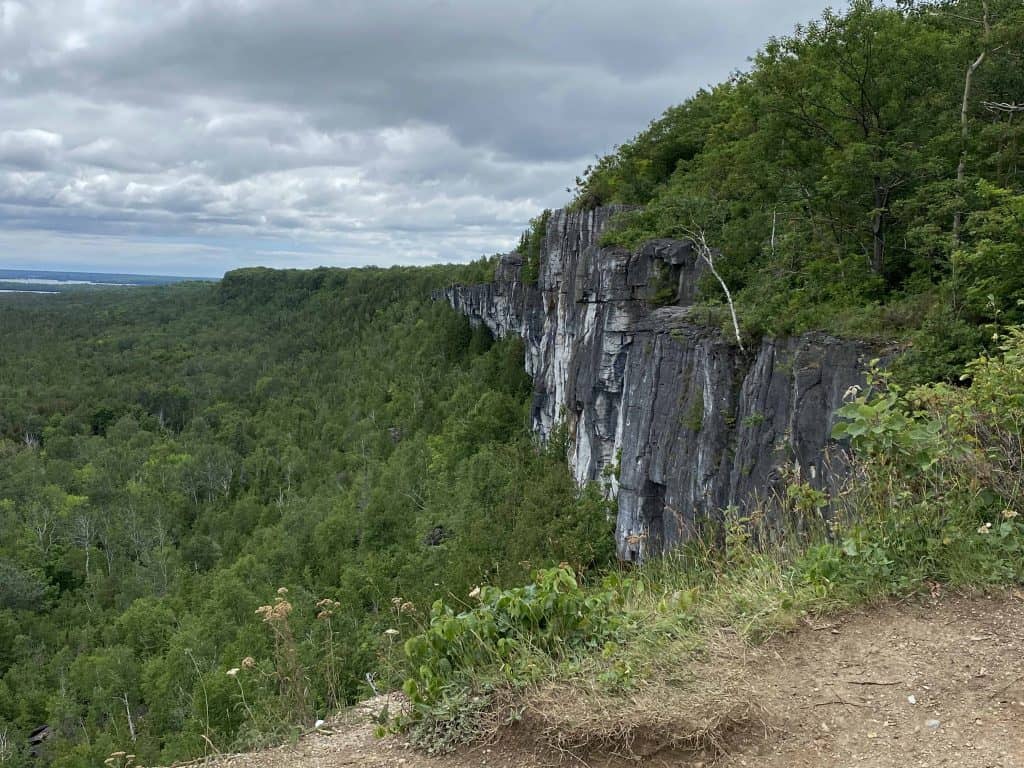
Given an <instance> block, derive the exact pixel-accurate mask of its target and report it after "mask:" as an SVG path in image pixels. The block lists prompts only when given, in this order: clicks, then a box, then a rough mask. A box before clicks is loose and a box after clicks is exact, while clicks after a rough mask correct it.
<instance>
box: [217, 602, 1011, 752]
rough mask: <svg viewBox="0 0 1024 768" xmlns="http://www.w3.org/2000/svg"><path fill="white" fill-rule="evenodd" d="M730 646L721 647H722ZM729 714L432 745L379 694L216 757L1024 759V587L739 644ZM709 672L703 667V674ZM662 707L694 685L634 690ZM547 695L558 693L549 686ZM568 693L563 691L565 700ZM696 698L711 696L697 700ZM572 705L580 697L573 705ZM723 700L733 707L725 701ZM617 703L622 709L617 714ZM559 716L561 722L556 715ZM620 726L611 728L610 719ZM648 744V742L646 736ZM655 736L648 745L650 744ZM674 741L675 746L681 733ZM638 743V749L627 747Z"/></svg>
mask: <svg viewBox="0 0 1024 768" xmlns="http://www.w3.org/2000/svg"><path fill="white" fill-rule="evenodd" d="M720 660H721V656H719V657H718V659H717V660H716V662H717V661H720ZM729 665H730V666H731V669H730V670H728V672H729V674H728V675H725V676H722V675H717V681H718V682H721V680H723V679H727V680H729V681H730V683H729V685H730V686H731V688H730V689H729V690H731V691H732V693H731V699H732V700H731V701H728V699H729V696H725V697H719V698H718V699H716V701H717V702H718V704H719V705H720V704H722V703H723V702H725V703H727V704H728V705H729V707H730V709H729V711H730V712H733V713H739V714H734V715H730V716H729V717H722V718H718V719H715V718H711V719H710V720H708V722H711V721H713V722H714V723H716V728H717V731H716V732H714V733H710V732H709V733H706V734H702V736H707V738H701V739H699V740H694V741H693V745H692V747H691V748H685V749H681V748H679V746H678V745H679V744H686V743H687V736H686V734H682V738H665V734H664V733H663V732H659V731H664V730H665V729H670V728H672V727H674V726H672V725H671V723H673V722H674V721H673V720H671V718H669V719H666V718H665V717H664V715H665V714H666V713H665V712H662V713H660V714H661V715H662V717H660V718H658V717H651V718H650V720H649V723H650V726H649V727H650V730H651V733H649V734H646V735H645V734H643V733H639V734H638V731H637V727H640V728H642V727H643V723H644V719H643V717H639V718H637V719H636V722H634V723H632V724H631V725H632V726H633V730H631V731H630V743H629V744H628V745H626V746H628V747H629V749H628V750H627V749H625V748H623V749H616V748H615V746H614V745H611V746H609V745H608V744H607V743H606V744H605V746H604V747H602V748H601V749H587V750H584V751H582V752H581V751H576V752H573V751H564V750H563V751H552V750H551V749H543V748H540V747H539V746H538V744H541V743H543V744H550V743H551V741H550V733H548V734H545V738H544V739H541V738H532V737H531V719H530V718H529V717H527V718H526V719H525V720H524V723H523V724H521V725H520V726H519V727H518V728H517V729H516V731H515V732H513V733H511V734H507V735H506V737H505V738H501V739H499V740H498V742H497V743H495V744H492V745H489V746H480V747H475V748H472V749H465V750H463V751H461V752H458V753H456V754H453V755H445V756H441V757H429V756H426V755H423V754H421V753H418V752H416V751H414V750H412V749H410V748H409V747H408V746H407V745H405V744H403V742H402V740H401V739H400V738H388V739H384V740H378V739H375V738H374V736H373V726H372V724H371V723H370V722H369V715H370V713H372V712H374V711H378V710H379V709H380V706H381V703H382V702H381V700H376V701H373V702H368V703H367V704H365V705H363V707H362V708H357V709H356V710H353V711H351V712H349V713H347V714H345V715H342V716H339V717H338V718H336V719H334V720H332V721H331V722H329V723H327V724H325V725H324V726H323V727H322V728H321V729H320V730H319V731H318V732H315V733H311V734H308V735H307V736H305V737H303V738H302V739H301V740H300V741H299V742H298V743H297V744H295V745H289V746H285V747H278V748H275V749H270V750H265V751H262V752H255V753H251V754H243V755H231V756H227V757H222V758H220V759H217V760H211V761H210V763H209V764H210V765H212V766H215V768H243V766H244V767H245V768H340V767H341V766H365V767H366V768H383V767H384V766H388V767H390V766H405V768H540V767H541V766H550V765H557V764H562V765H573V764H575V765H587V766H593V768H598V766H600V768H620V767H622V768H624V767H625V766H636V765H642V766H652V767H657V768H712V766H714V767H715V768H741V766H742V767H746V766H749V767H750V768H825V766H828V767H829V768H832V767H834V766H864V768H890V767H891V768H895V767H896V766H899V767H900V768H917V767H921V768H925V767H926V768H938V767H939V766H949V767H950V768H954V767H955V768H1024V592H1020V591H1014V592H1010V593H1005V594H1003V593H1001V594H999V595H992V596H972V597H967V596H948V597H947V596H941V595H938V594H935V595H933V596H932V597H931V598H924V599H921V598H915V599H912V600H908V601H904V602H900V603H892V604H888V605H884V606H881V607H875V608H872V609H869V610H864V611H861V612H857V613H851V614H847V615H844V616H843V617H841V618H837V619H830V620H827V621H823V622H822V623H820V624H814V625H810V624H809V625H808V626H806V627H804V628H802V629H800V630H797V631H795V632H793V633H790V634H788V635H786V636H784V637H781V638H778V639H776V640H774V641H772V642H769V643H768V644H766V645H763V646H760V647H757V648H746V647H743V648H742V649H741V650H738V651H736V652H735V653H733V654H732V655H731V659H730V661H729ZM696 683H697V684H699V683H700V677H699V676H698V678H697V679H696ZM652 700H653V701H660V702H661V706H662V708H663V709H667V708H675V709H678V708H681V707H685V706H686V704H685V703H684V702H685V698H683V699H680V698H678V697H677V698H672V697H667V698H666V697H662V698H661V699H660V700H659V699H658V698H657V696H654V697H653V698H652V697H647V698H646V699H645V698H644V697H643V696H638V697H636V698H635V699H634V700H633V701H632V702H629V701H628V700H627V702H626V704H627V705H630V704H632V705H633V706H634V709H636V710H640V711H641V714H642V710H643V709H644V708H645V707H649V706H650V702H651V701H652ZM549 701H550V699H549ZM554 701H555V702H556V703H555V705H554V706H557V699H555V700H554ZM692 703H693V707H694V709H700V708H701V706H702V705H701V704H700V703H699V702H698V700H694V701H693V702H692ZM570 708H571V707H570ZM723 711H724V710H723ZM610 716H611V715H610ZM550 722H556V723H557V722H558V718H557V717H555V718H554V719H553V720H549V725H550ZM612 730H614V729H612ZM638 744H639V745H642V747H643V748H639V749H638V748H637V745H638ZM643 745H646V746H643ZM673 745H677V746H673ZM627 751H628V752H629V754H628V755H624V754H623V753H626V752H627Z"/></svg>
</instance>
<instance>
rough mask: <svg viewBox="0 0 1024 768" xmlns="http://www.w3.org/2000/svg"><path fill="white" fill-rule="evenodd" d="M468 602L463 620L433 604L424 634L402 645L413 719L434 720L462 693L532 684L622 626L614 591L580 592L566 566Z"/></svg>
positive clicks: (479, 593) (482, 592)
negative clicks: (550, 664) (549, 666)
mask: <svg viewBox="0 0 1024 768" xmlns="http://www.w3.org/2000/svg"><path fill="white" fill-rule="evenodd" d="M470 596H471V597H472V598H474V599H477V600H479V602H480V604H479V605H478V606H476V607H475V608H472V609H470V610H468V611H463V612H461V613H455V611H453V610H452V608H451V607H449V606H448V605H445V604H444V603H443V602H442V601H440V600H438V601H437V602H435V603H434V605H433V608H432V609H431V614H430V623H429V626H428V627H427V628H426V631H424V632H423V633H422V634H420V635H416V636H415V637H412V638H410V639H409V640H408V641H406V643H405V653H406V656H407V657H408V660H409V662H410V665H411V667H412V675H411V676H410V677H409V678H408V679H407V680H406V682H405V686H404V690H405V693H406V694H407V695H408V696H409V698H410V700H411V702H412V704H413V707H414V710H415V715H414V716H423V715H432V714H437V712H438V708H437V707H436V706H435V705H438V704H441V705H442V706H441V708H440V709H442V710H443V709H444V704H445V699H446V698H447V697H449V696H452V695H457V693H458V692H462V691H464V690H466V689H467V688H468V689H470V690H476V691H482V690H484V689H486V688H487V687H489V686H493V685H494V684H511V685H517V684H522V683H525V682H529V681H531V680H533V679H536V677H537V676H538V675H539V674H540V673H541V672H542V671H543V670H544V669H545V668H546V663H545V662H547V661H550V660H554V661H557V660H560V659H563V658H565V657H566V655H567V654H570V653H572V652H574V651H578V650H582V649H594V648H598V647H600V645H601V644H602V643H603V642H604V640H605V639H607V638H608V637H609V636H610V635H612V634H613V633H615V632H616V631H617V630H619V629H621V628H622V626H623V623H624V619H623V618H622V615H621V612H619V611H616V608H617V607H620V600H621V596H620V593H619V592H617V591H614V590H612V589H608V588H605V589H598V590H589V591H588V590H585V589H584V588H583V587H582V586H581V585H580V583H579V581H578V580H577V578H576V574H575V572H574V571H573V569H572V568H570V567H568V566H567V565H564V564H563V565H560V566H558V567H556V568H550V569H547V570H541V571H538V572H537V573H536V575H535V578H534V581H533V583H532V584H529V585H527V586H524V587H516V588H513V589H498V588H496V587H478V588H476V589H474V590H473V592H472V593H471V595H470Z"/></svg>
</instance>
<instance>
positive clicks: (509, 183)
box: [0, 0, 821, 274]
mask: <svg viewBox="0 0 1024 768" xmlns="http://www.w3.org/2000/svg"><path fill="white" fill-rule="evenodd" d="M820 2H821V0H786V1H785V2H782V0H777V1H775V2H747V1H745V0H635V2H632V3H629V4H626V5H624V4H622V3H612V2H607V1H606V0H589V2H582V1H580V2H577V1H576V0H561V1H560V0H543V1H540V0H532V1H531V0H520V1H519V2H511V1H509V2H505V1H504V0H502V1H500V2H499V1H497V0H494V1H488V2H481V1H480V0H402V1H401V2H400V1H399V0H375V1H374V2H370V1H369V0H367V1H365V2H354V1H352V0H346V1H342V0H288V1H287V2H286V1H285V0H276V1H272V0H222V1H218V2H214V1H212V0H180V1H174V2H172V1H171V0H160V1H159V2H150V3H146V2H140V1H139V0H123V1H122V0H88V1H86V0H81V1H72V0H0V47H2V50H3V51H4V56H3V58H2V60H0V110H2V114H3V115H4V121H3V124H2V127H0V229H2V230H3V236H0V262H3V261H6V262H8V263H9V265H11V266H14V265H20V266H30V265H34V264H38V265H42V266H60V265H62V264H64V263H67V264H72V263H73V264H74V265H76V266H83V265H85V264H84V261H85V260H88V259H93V260H94V261H93V264H96V265H100V264H102V265H104V267H105V268H122V266H119V265H123V266H131V267H132V269H133V270H134V271H157V272H160V271H170V269H169V267H170V266H174V267H175V268H176V269H179V267H180V268H186V267H187V268H188V270H189V271H191V272H193V273H197V274H217V273H219V272H221V271H223V270H224V269H226V268H229V267H231V266H234V265H239V264H244V263H258V262H260V263H270V264H277V265H282V266H285V265H289V266H293V265H299V266H309V265H313V264H317V263H334V264H356V263H371V262H372V263H424V262H430V261H436V260H461V259H466V258H472V257H475V256H479V255H480V254H482V253H489V252H493V251H496V250H500V249H503V248H507V247H508V246H509V245H510V244H511V243H512V242H513V241H514V239H515V236H516V233H517V232H518V231H519V230H520V229H521V228H522V227H523V226H524V225H525V222H526V220H527V219H528V218H529V217H530V216H532V215H534V214H535V213H536V212H537V211H538V210H539V209H540V208H542V207H545V206H553V205H558V204H560V203H562V202H564V200H565V198H566V194H565V191H564V189H565V187H566V186H567V184H568V183H570V182H571V180H572V178H573V177H574V176H575V174H576V173H577V172H578V171H579V170H580V169H581V168H582V167H583V166H584V165H585V164H586V162H587V159H588V158H591V157H592V156H593V155H594V154H595V153H603V152H607V151H609V150H610V149H611V147H612V146H613V145H614V144H615V143H617V142H620V141H623V140H625V139H628V138H629V137H630V136H631V135H633V134H634V133H636V131H637V130H639V129H641V128H642V127H643V126H644V125H645V124H646V123H647V122H648V121H649V120H650V119H651V118H653V117H656V116H657V115H658V114H659V113H660V112H661V111H662V110H663V109H664V108H665V107H667V106H669V105H670V104H673V103H677V102H679V101H681V100H682V99H684V98H685V97H686V96H688V95H690V94H691V93H693V92H694V91H695V90H696V89H697V88H699V87H700V86H702V85H705V84H708V83H711V82H715V81H718V80H720V79H722V78H723V77H725V76H726V75H728V73H729V72H730V71H731V70H733V69H736V68H741V67H742V66H744V64H745V59H746V57H747V56H748V55H749V54H750V53H752V52H753V51H754V50H755V49H756V48H757V47H758V46H759V45H760V44H762V43H763V42H764V41H765V40H766V38H767V37H768V35H770V34H781V33H785V32H787V31H789V29H790V28H791V27H792V25H793V24H794V23H796V22H799V21H803V20H805V19H806V18H809V17H811V16H813V15H814V14H815V13H816V11H817V10H818V9H819V3H820ZM103 243H107V245H108V246H109V247H108V248H107V250H106V251H104V249H103V247H102V244H103ZM61 254H64V255H63V256H62V255H61ZM190 260H191V261H190ZM85 266H88V265H85ZM179 271H180V269H179Z"/></svg>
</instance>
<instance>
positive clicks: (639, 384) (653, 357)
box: [443, 207, 871, 560]
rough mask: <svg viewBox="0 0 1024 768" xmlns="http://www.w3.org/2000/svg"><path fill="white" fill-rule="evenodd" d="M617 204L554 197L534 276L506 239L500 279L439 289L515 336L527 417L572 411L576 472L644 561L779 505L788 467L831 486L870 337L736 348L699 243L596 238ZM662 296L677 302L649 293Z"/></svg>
mask: <svg viewBox="0 0 1024 768" xmlns="http://www.w3.org/2000/svg"><path fill="white" fill-rule="evenodd" d="M615 213H616V209H615V208H612V207H606V208H599V209H596V210H592V211H565V210H562V211H556V212H555V213H554V214H553V215H552V217H551V220H550V222H549V224H548V228H547V233H546V236H545V240H544V245H543V248H542V251H541V264H540V276H539V280H538V282H537V284H536V285H525V284H524V283H523V282H522V280H521V279H520V275H521V271H522V259H521V257H520V256H518V255H517V254H510V255H508V256H505V257H502V259H501V260H500V262H499V264H498V267H497V270H496V274H495V280H494V282H493V283H490V284H487V285H476V286H452V287H450V288H449V289H447V290H446V291H444V296H443V297H444V298H445V299H447V300H448V301H449V302H450V303H451V305H452V306H453V307H455V308H456V309H457V310H459V311H461V312H463V313H465V314H466V315H467V316H468V317H469V318H470V320H471V321H472V322H474V323H484V324H485V325H486V326H487V327H488V328H489V329H490V330H491V332H492V333H494V334H495V335H496V336H499V337H501V336H507V335H510V334H514V335H517V336H521V337H522V339H523V341H524V343H525V347H526V370H527V372H528V373H529V374H530V375H531V376H532V377H533V380H534V400H533V410H532V419H533V426H534V428H535V429H536V430H537V431H538V432H539V433H540V435H541V437H542V438H543V439H547V438H548V437H549V436H550V435H551V433H552V430H553V429H554V428H555V426H556V425H558V424H561V423H564V424H565V426H566V428H567V430H568V438H569V441H568V445H569V448H568V459H569V462H570V465H571V467H572V471H573V473H574V474H575V476H576V479H577V480H578V481H580V482H586V481H590V480H601V481H604V482H606V483H607V484H608V487H609V491H610V492H611V493H613V494H615V496H616V498H617V500H618V519H617V524H616V542H617V547H618V551H619V555H620V557H622V558H623V559H625V560H637V559H642V558H643V557H644V556H646V555H647V554H651V553H657V552H661V551H663V550H664V549H665V548H667V547H670V546H672V545H673V544H675V543H677V542H680V541H683V540H685V539H686V538H687V537H688V536H689V535H690V534H691V533H692V532H693V531H694V529H695V527H696V526H698V525H699V524H700V523H701V522H702V520H703V519H706V518H708V517H709V516H712V517H713V516H718V515H721V511H722V510H723V509H725V508H726V507H728V506H736V507H739V508H740V509H745V510H750V509H752V507H753V506H754V505H757V504H761V505H762V506H763V507H765V508H767V509H769V510H770V509H771V508H772V507H773V499H774V498H775V496H776V494H778V493H779V492H780V491H781V490H782V489H783V488H784V486H785V484H786V480H785V476H786V475H790V476H792V475H796V476H799V477H800V478H801V479H803V480H805V481H807V482H810V483H811V484H813V485H815V486H817V487H825V486H829V485H831V484H832V483H833V482H834V480H835V478H836V476H837V473H838V472H839V471H841V469H836V468H834V467H831V466H830V459H829V453H830V452H829V451H826V448H827V446H828V444H829V434H830V432H831V429H832V426H833V423H834V413H835V410H836V408H837V407H838V406H839V405H840V404H841V402H842V398H843V393H844V392H845V391H846V389H847V388H848V387H849V386H850V385H851V384H854V383H856V382H858V381H860V380H861V379H862V371H863V367H864V364H865V360H866V358H867V357H868V356H869V355H870V352H871V351H870V350H868V349H867V348H865V346H864V345H863V344H861V343H859V342H855V341H848V340H840V339H836V338H833V337H830V336H826V335H824V334H817V333H811V334H804V335H802V336H799V337H795V338H784V339H765V340H764V341H762V342H761V343H760V344H759V345H758V346H757V347H756V348H755V349H752V350H750V349H748V350H747V353H746V354H745V355H744V354H742V353H741V352H740V351H739V349H738V348H737V347H736V345H735V344H734V343H732V342H730V339H729V337H728V336H726V335H724V334H723V333H722V332H721V331H720V330H719V329H718V328H716V327H711V326H709V325H708V324H707V323H706V322H704V323H702V322H701V318H700V317H699V316H697V311H696V310H695V309H693V308H692V307H691V306H690V305H691V304H692V301H693V298H694V295H695V292H696V287H697V282H698V280H699V278H700V276H701V274H702V271H703V265H702V263H701V262H700V260H699V259H698V258H697V254H696V253H695V251H694V249H693V248H692V245H691V244H690V243H689V242H686V241H677V240H654V241H651V242H648V243H646V244H644V245H643V246H642V247H640V248H639V249H638V250H637V251H635V252H630V251H627V250H625V249H622V248H614V247H601V246H599V245H598V238H599V236H600V233H601V231H602V230H603V229H604V228H605V227H606V226H607V225H608V223H609V221H610V219H611V217H612V216H613V215H614V214H615ZM655 295H657V296H658V297H659V298H660V299H661V300H662V301H659V302H658V303H662V302H663V301H664V300H665V299H666V298H667V299H668V300H669V301H671V302H672V305H671V306H666V307H662V308H654V306H653V305H654V302H652V301H651V299H652V298H653V297H654V296H655ZM834 460H836V459H835V458H833V461H834Z"/></svg>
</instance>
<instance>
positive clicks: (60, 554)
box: [0, 268, 612, 767]
mask: <svg viewBox="0 0 1024 768" xmlns="http://www.w3.org/2000/svg"><path fill="white" fill-rule="evenodd" d="M460 276H461V277H464V278H465V277H472V275H470V274H468V273H467V270H466V268H451V269H420V270H415V269H390V270H377V269H364V270H345V271H343V270H316V271H310V272H274V271H271V270H244V271H240V272H233V273H229V274H228V275H227V276H226V277H225V279H224V280H223V282H221V283H220V284H219V285H204V284H186V285H180V286H172V287H167V288H157V289H130V290H127V291H106V292H90V293H72V294H66V295H63V296H45V297H27V298H22V297H8V298H5V299H4V300H3V301H2V302H0V328H3V333H2V334H0V530H2V531H3V535H2V536H0V734H3V735H4V736H5V738H6V741H5V744H6V745H8V746H7V749H8V752H9V753H11V754H8V759H9V760H11V761H12V762H10V763H6V762H5V763H4V765H8V764H12V765H18V764H20V760H21V759H22V758H25V755H24V753H23V750H22V747H24V745H25V743H26V742H25V739H26V738H27V735H28V733H29V731H30V730H31V729H33V728H35V727H36V726H39V725H41V724H44V723H45V724H49V725H50V726H51V727H52V729H53V731H54V737H53V738H52V739H51V740H50V741H48V742H47V743H46V745H45V749H44V754H45V756H46V757H47V758H49V759H52V760H53V764H54V765H60V766H83V767H85V766H90V767H91V766H96V765H100V764H101V763H102V762H103V760H104V759H105V758H106V757H107V756H108V755H110V754H111V752H113V751H115V750H118V749H120V750H127V751H129V752H132V753H135V754H137V755H138V760H139V761H140V762H143V763H145V764H151V763H153V762H157V761H161V762H170V761H171V760H172V759H176V758H183V757H190V756H195V755H197V754H198V755H202V754H203V753H204V752H210V751H212V750H213V749H218V750H222V751H223V750H227V749H230V748H237V747H241V746H245V745H252V744H256V743H260V742H261V741H263V740H265V739H272V738H280V737H283V736H285V735H287V733H288V728H289V727H290V726H291V725H293V724H298V723H302V724H304V725H306V726H308V725H309V724H310V723H311V722H312V719H314V718H315V717H317V716H324V715H326V714H328V713H329V712H331V711H333V710H334V709H336V708H337V707H338V706H340V705H343V704H345V703H346V702H351V701H352V700H354V699H355V698H356V697H358V696H365V695H369V694H370V693H371V686H370V685H369V684H368V682H367V679H366V675H367V674H368V673H369V674H370V675H372V676H373V678H372V679H373V680H374V684H375V685H376V686H377V687H378V688H381V689H386V688H388V687H390V686H393V685H394V684H395V680H394V677H393V675H394V674H395V671H394V670H395V667H396V665H397V664H398V662H399V660H400V659H399V657H400V655H401V652H400V644H398V645H396V644H395V642H394V639H393V636H392V635H388V634H384V633H385V631H386V630H387V629H389V628H393V627H403V626H404V625H405V624H406V623H407V622H408V621H409V620H410V619H412V618H414V616H413V614H422V613H423V612H425V611H427V610H428V609H429V606H430V603H431V601H432V600H434V599H435V598H437V597H444V596H456V597H459V596H461V597H463V598H464V597H465V596H466V594H467V593H468V592H469V591H470V589H471V588H472V587H473V586H474V585H478V584H488V583H490V584H510V583H517V582H519V581H521V580H523V579H524V578H525V577H526V575H527V574H528V573H529V570H530V569H531V568H533V567H537V566H543V565H545V564H551V563H557V562H559V561H561V560H566V561H569V562H572V563H575V564H577V566H581V565H582V566H584V567H587V566H589V565H596V564H603V563H605V562H607V561H608V559H609V557H610V555H611V551H612V538H611V535H610V524H609V523H608V522H607V517H606V509H605V506H604V502H603V501H602V500H601V499H600V497H599V496H598V495H597V494H595V493H592V492H589V491H586V490H584V491H579V490H578V489H577V488H576V487H575V485H574V483H573V481H572V479H571V477H570V476H569V473H568V470H567V468H566V467H565V463H564V459H563V457H562V456H561V455H560V452H559V450H558V449H557V447H555V448H552V449H550V450H545V451H541V450H538V448H537V447H536V445H535V443H534V439H533V437H532V436H531V435H530V434H529V432H528V424H527V417H526V414H527V402H528V395H529V392H530V385H529V381H528V379H527V378H526V376H525V374H524V373H523V370H522V349H521V348H520V347H519V346H518V345H517V343H515V342H511V341H510V342H503V343H499V344H494V343H492V341H491V338H490V336H489V334H488V333H487V332H486V331H484V330H479V329H478V330H473V329H471V328H470V326H469V324H468V322H467V321H466V320H465V319H464V318H462V317H461V316H458V315H456V314H455V313H453V312H452V311H451V310H450V309H449V308H448V306H447V305H446V304H444V303H443V302H432V301H431V300H430V294H431V290H432V289H434V288H437V287H440V286H442V285H444V284H445V283H447V282H449V281H451V280H454V279H457V278H459V277H460ZM478 277H479V276H478ZM279 587H281V588H284V589H286V590H287V592H282V593H281V594H280V595H278V593H277V590H278V588H279ZM325 600H326V601H328V602H323V601H325ZM393 601H394V602H393ZM260 606H270V607H272V608H274V610H273V611H272V612H268V611H267V610H266V609H265V610H264V612H263V613H261V614H257V609H258V608H260ZM285 606H286V607H285ZM282 619H283V620H284V621H283V623H282V621H280V620H282ZM246 659H248V661H245V660H246ZM236 668H241V669H242V670H243V672H244V674H242V675H238V676H229V675H228V674H226V673H227V671H228V670H231V669H236ZM236 674H237V673H236ZM243 686H244V688H243ZM207 740H208V741H207ZM19 754H21V757H19V756H18V755H19ZM25 759H27V758H25Z"/></svg>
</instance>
